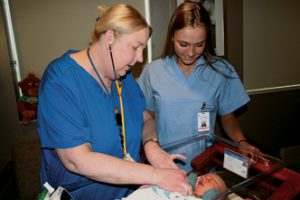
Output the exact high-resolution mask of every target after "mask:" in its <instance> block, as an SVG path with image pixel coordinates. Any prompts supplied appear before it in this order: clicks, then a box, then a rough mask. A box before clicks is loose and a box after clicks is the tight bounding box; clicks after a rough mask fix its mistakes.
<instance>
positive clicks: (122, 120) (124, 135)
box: [115, 80, 127, 156]
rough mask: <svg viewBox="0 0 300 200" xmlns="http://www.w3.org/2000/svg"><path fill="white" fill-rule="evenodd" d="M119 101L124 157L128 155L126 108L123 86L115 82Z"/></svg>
mask: <svg viewBox="0 0 300 200" xmlns="http://www.w3.org/2000/svg"><path fill="white" fill-rule="evenodd" d="M115 84H116V88H117V92H118V96H119V101H120V110H121V122H122V147H123V153H124V156H126V155H127V147H126V131H125V130H126V129H125V116H124V107H123V98H122V84H121V83H119V82H118V80H115Z"/></svg>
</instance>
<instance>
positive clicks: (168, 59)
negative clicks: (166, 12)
mask: <svg viewBox="0 0 300 200" xmlns="http://www.w3.org/2000/svg"><path fill="white" fill-rule="evenodd" d="M211 42H212V29H211V22H210V16H209V14H208V12H207V11H206V10H205V8H204V7H203V6H202V5H201V3H196V2H185V3H183V4H181V5H180V6H179V7H178V8H177V9H176V10H175V11H174V13H173V16H172V17H171V19H170V22H169V27H168V33H167V39H166V43H165V48H164V51H163V53H162V56H161V58H160V59H158V60H155V61H153V62H152V63H150V64H148V65H146V66H145V68H144V70H143V72H142V74H141V76H140V77H139V79H138V83H139V85H140V87H141V89H142V90H143V92H144V94H145V97H146V102H147V109H148V110H149V111H150V112H151V113H152V115H153V116H154V117H155V119H156V122H157V127H158V136H159V142H160V144H161V145H165V144H168V143H170V142H173V141H177V140H181V139H183V138H187V137H190V136H193V135H195V134H199V133H207V132H213V131H214V127H215V122H216V116H217V115H220V118H221V123H222V126H223V128H224V130H225V132H226V133H227V134H228V136H229V137H230V138H231V139H232V140H233V141H235V142H238V143H240V144H242V145H244V146H248V147H250V148H252V149H253V148H254V147H253V146H252V145H250V144H249V143H248V142H247V141H246V139H245V137H244V134H243V132H242V130H241V128H240V126H239V123H238V121H237V119H236V117H235V115H234V113H233V112H234V111H235V110H237V109H238V108H240V107H241V106H243V105H245V104H246V103H247V102H248V101H249V100H250V99H249V96H248V95H247V93H246V91H245V88H244V86H243V84H242V83H241V80H240V79H239V77H238V74H237V73H236V71H235V70H234V68H233V67H232V66H231V65H230V64H229V63H228V62H227V61H226V60H224V59H221V58H218V57H216V56H215V53H214V50H213V46H212V45H211ZM201 148H202V151H204V150H205V147H204V145H202V144H199V143H198V144H193V145H190V146H189V147H187V148H184V149H181V152H182V153H183V154H186V155H190V158H188V159H187V160H186V164H184V165H183V166H182V168H183V169H185V170H186V171H189V170H190V169H191V166H190V165H189V162H190V159H192V157H193V154H199V153H200V152H199V149H201Z"/></svg>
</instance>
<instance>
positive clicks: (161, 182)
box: [151, 168, 193, 196]
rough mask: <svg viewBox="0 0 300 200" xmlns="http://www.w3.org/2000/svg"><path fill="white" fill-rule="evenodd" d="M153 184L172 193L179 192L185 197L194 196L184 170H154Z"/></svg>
mask: <svg viewBox="0 0 300 200" xmlns="http://www.w3.org/2000/svg"><path fill="white" fill-rule="evenodd" d="M151 179H152V183H153V184H154V185H157V186H158V187H160V188H162V189H164V190H168V191H170V192H179V193H181V194H182V195H184V196H188V195H191V194H193V189H192V186H191V185H189V183H188V178H187V176H186V173H185V171H184V170H182V169H170V168H169V169H166V168H165V169H164V168H154V170H153V174H152V177H151Z"/></svg>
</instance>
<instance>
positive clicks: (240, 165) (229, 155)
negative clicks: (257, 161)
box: [223, 149, 250, 178]
mask: <svg viewBox="0 0 300 200" xmlns="http://www.w3.org/2000/svg"><path fill="white" fill-rule="evenodd" d="M223 167H224V168H225V169H228V170H229V171H231V172H233V173H235V174H237V175H239V176H241V177H243V178H247V177H248V170H249V167H250V159H249V158H248V157H247V156H244V155H242V154H240V153H237V152H234V151H232V150H229V149H225V150H224V162H223Z"/></svg>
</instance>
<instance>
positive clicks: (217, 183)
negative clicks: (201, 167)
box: [194, 173, 227, 200]
mask: <svg viewBox="0 0 300 200" xmlns="http://www.w3.org/2000/svg"><path fill="white" fill-rule="evenodd" d="M225 192H227V187H226V184H225V182H224V181H223V179H222V178H221V177H220V176H218V175H217V174H212V173H209V174H205V175H202V176H199V177H197V179H196V183H195V188H194V196H196V197H199V198H202V199H203V200H215V199H217V198H218V197H219V195H220V194H221V193H225Z"/></svg>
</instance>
